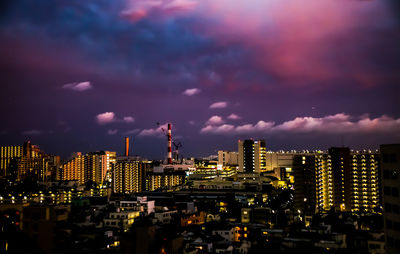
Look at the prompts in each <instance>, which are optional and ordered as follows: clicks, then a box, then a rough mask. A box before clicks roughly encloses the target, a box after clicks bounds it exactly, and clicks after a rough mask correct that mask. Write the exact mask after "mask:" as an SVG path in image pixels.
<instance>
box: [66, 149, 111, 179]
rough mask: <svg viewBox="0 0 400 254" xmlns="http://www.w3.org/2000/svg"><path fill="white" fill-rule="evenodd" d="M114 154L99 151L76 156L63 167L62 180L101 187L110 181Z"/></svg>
mask: <svg viewBox="0 0 400 254" xmlns="http://www.w3.org/2000/svg"><path fill="white" fill-rule="evenodd" d="M115 156H116V153H115V152H110V151H101V152H95V153H89V154H86V155H82V154H81V153H76V155H75V156H74V157H73V158H72V159H71V160H69V161H68V162H67V163H65V164H64V165H63V174H62V175H63V180H73V181H79V183H80V184H85V183H87V182H93V183H96V184H98V185H103V184H105V183H106V182H107V181H109V180H110V179H111V171H112V170H111V166H112V164H113V163H115Z"/></svg>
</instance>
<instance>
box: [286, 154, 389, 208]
mask: <svg viewBox="0 0 400 254" xmlns="http://www.w3.org/2000/svg"><path fill="white" fill-rule="evenodd" d="M379 172H380V167H379V156H378V154H377V153H376V152H373V151H350V149H348V148H343V147H340V148H337V147H336V148H335V147H334V148H331V149H329V151H328V152H327V153H326V152H316V153H314V154H311V153H307V154H298V155H296V156H294V160H293V174H294V189H295V207H296V208H297V209H298V210H301V211H303V209H306V210H307V211H312V210H313V209H312V208H311V207H313V206H314V205H315V208H316V210H315V211H328V210H330V209H332V208H333V209H335V210H336V211H347V212H375V211H376V209H377V208H379V207H380V206H381V204H382V202H381V198H380V191H379V185H380V176H379V175H380V173H379ZM314 184H315V187H314V186H313V185H314ZM314 197H315V198H314ZM305 200H306V201H305ZM314 202H315V203H314ZM302 207H303V209H301V208H302Z"/></svg>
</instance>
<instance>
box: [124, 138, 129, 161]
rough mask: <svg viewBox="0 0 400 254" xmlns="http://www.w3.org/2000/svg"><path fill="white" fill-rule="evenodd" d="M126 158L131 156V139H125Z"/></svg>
mask: <svg viewBox="0 0 400 254" xmlns="http://www.w3.org/2000/svg"><path fill="white" fill-rule="evenodd" d="M125 156H126V157H128V156H129V138H128V137H125Z"/></svg>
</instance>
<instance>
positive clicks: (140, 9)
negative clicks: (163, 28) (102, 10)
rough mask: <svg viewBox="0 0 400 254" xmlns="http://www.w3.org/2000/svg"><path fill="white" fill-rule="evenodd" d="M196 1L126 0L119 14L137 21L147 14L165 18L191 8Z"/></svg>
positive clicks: (147, 15)
mask: <svg viewBox="0 0 400 254" xmlns="http://www.w3.org/2000/svg"><path fill="white" fill-rule="evenodd" d="M196 5H197V3H196V2H195V1H193V0H128V1H127V6H126V8H125V9H124V10H123V11H122V12H121V16H123V17H124V18H127V19H129V20H131V21H132V22H137V21H139V20H142V19H144V18H148V17H149V16H153V17H155V18H166V17H169V16H177V15H180V14H183V13H186V12H188V11H190V10H193V9H194V8H195V7H196Z"/></svg>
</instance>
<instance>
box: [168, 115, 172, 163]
mask: <svg viewBox="0 0 400 254" xmlns="http://www.w3.org/2000/svg"><path fill="white" fill-rule="evenodd" d="M167 136H168V164H172V131H171V124H170V123H169V124H168V133H167Z"/></svg>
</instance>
